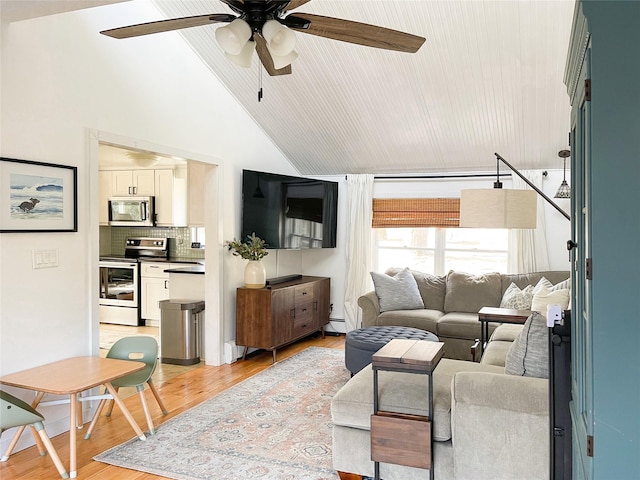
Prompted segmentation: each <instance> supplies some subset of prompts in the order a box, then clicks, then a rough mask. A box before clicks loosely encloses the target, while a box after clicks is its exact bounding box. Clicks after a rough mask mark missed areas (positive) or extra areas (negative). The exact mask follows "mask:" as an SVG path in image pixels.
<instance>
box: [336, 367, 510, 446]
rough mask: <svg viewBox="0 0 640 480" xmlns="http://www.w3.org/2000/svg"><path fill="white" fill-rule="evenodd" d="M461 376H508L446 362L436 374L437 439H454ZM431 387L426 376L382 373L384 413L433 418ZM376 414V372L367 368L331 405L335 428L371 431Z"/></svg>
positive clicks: (497, 369)
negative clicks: (454, 388)
mask: <svg viewBox="0 0 640 480" xmlns="http://www.w3.org/2000/svg"><path fill="white" fill-rule="evenodd" d="M457 372H491V373H504V368H502V367H496V366H493V365H483V364H480V363H475V362H465V361H462V360H450V359H447V358H443V359H442V360H440V363H439V364H438V366H437V367H436V369H435V371H434V373H433V393H434V396H433V438H434V440H436V441H439V442H443V441H447V440H449V439H450V438H451V380H452V378H453V376H454V375H455V374H456V373H457ZM428 392H429V383H428V380H427V378H426V376H425V375H417V374H413V373H403V372H402V373H401V372H385V371H381V372H379V373H378V401H379V408H380V410H384V411H390V412H398V413H407V414H413V415H428V414H429V400H428V398H429V397H428ZM372 414H373V371H372V369H371V365H368V366H366V367H365V368H363V369H362V370H360V372H358V373H357V374H356V375H354V376H353V377H352V378H351V379H350V380H349V381H348V382H347V383H346V384H345V385H343V387H342V388H341V389H340V390H339V391H338V393H336V394H335V396H334V397H333V399H332V401H331V418H332V421H333V423H334V424H336V425H342V426H346V427H352V428H359V429H362V430H369V429H370V428H371V427H370V421H371V415H372Z"/></svg>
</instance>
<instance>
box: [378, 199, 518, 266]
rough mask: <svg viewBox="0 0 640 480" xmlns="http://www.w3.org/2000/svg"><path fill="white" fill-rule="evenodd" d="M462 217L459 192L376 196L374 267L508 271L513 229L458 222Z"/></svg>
mask: <svg viewBox="0 0 640 480" xmlns="http://www.w3.org/2000/svg"><path fill="white" fill-rule="evenodd" d="M459 218H460V199H458V198H375V199H374V200H373V224H372V226H373V248H372V251H373V254H372V257H373V258H372V261H373V269H374V270H375V271H377V272H384V271H385V270H386V269H388V268H390V267H409V268H411V269H412V270H418V271H421V272H425V273H431V274H433V275H444V274H446V273H447V272H448V271H449V270H458V271H465V272H469V273H474V274H476V273H477V274H480V273H486V272H506V271H507V254H508V250H509V233H508V230H506V229H489V228H487V229H480V228H457V227H458V225H459V223H460V222H459Z"/></svg>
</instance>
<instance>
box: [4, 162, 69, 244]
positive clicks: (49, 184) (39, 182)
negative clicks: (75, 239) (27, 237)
mask: <svg viewBox="0 0 640 480" xmlns="http://www.w3.org/2000/svg"><path fill="white" fill-rule="evenodd" d="M77 231H78V168H77V167H71V166H68V165H56V164H53V163H44V162H34V161H30V160H18V159H15V158H5V157H0V233H18V232H22V233H27V232H32V233H36V232H77Z"/></svg>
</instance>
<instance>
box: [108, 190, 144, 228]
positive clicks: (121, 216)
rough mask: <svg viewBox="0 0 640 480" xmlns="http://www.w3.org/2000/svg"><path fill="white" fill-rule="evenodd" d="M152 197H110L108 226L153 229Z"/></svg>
mask: <svg viewBox="0 0 640 480" xmlns="http://www.w3.org/2000/svg"><path fill="white" fill-rule="evenodd" d="M154 204H155V202H154V197H111V198H110V199H109V225H114V226H117V227H118V226H121V227H153V226H154V224H155V209H154Z"/></svg>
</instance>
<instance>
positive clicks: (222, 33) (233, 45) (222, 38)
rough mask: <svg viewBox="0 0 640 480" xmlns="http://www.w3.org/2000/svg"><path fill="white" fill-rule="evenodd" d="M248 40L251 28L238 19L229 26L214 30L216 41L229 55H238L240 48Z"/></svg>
mask: <svg viewBox="0 0 640 480" xmlns="http://www.w3.org/2000/svg"><path fill="white" fill-rule="evenodd" d="M250 38H251V27H250V26H249V24H248V23H247V22H245V21H244V20H242V19H240V18H236V19H235V20H234V21H233V22H231V23H230V24H229V25H226V26H224V27H220V28H218V29H217V30H216V40H217V41H218V43H219V44H220V46H221V47H222V49H223V50H224V51H225V52H226V53H228V54H230V55H240V53H241V52H242V48H243V47H244V46H245V44H246V43H247V41H248V40H249V39H250Z"/></svg>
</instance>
